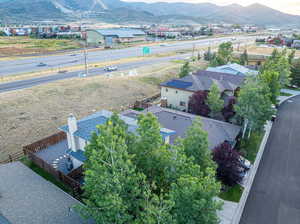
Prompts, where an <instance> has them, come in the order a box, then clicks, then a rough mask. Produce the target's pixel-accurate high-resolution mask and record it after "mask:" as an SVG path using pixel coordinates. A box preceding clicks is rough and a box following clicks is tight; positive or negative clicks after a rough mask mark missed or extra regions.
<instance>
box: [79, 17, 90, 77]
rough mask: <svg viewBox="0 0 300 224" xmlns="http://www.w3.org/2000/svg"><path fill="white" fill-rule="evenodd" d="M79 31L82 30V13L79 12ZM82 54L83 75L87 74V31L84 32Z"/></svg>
mask: <svg viewBox="0 0 300 224" xmlns="http://www.w3.org/2000/svg"><path fill="white" fill-rule="evenodd" d="M80 31H81V33H82V32H83V31H82V14H80ZM83 54H84V69H85V76H88V75H89V66H88V61H87V54H88V52H87V32H86V33H85V41H84V49H83Z"/></svg>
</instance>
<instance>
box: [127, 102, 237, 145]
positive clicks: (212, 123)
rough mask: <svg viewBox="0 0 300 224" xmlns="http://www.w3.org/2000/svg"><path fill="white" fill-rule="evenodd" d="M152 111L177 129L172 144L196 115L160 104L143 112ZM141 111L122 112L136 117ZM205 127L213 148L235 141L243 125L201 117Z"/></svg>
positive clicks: (161, 122) (168, 125) (171, 137)
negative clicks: (160, 105) (163, 106)
mask: <svg viewBox="0 0 300 224" xmlns="http://www.w3.org/2000/svg"><path fill="white" fill-rule="evenodd" d="M147 112H151V113H153V114H154V115H155V116H156V117H157V118H158V120H159V122H160V124H161V125H162V126H163V127H165V128H168V129H171V130H173V131H175V132H176V133H175V135H171V136H170V142H171V144H172V143H174V141H175V139H176V138H178V137H182V138H183V137H184V136H185V133H186V131H187V129H188V127H189V126H191V125H192V122H193V120H194V119H195V118H196V117H199V116H196V115H193V114H189V113H185V112H180V111H176V110H171V109H167V108H162V107H158V106H152V107H150V108H148V109H146V110H145V111H143V113H147ZM140 113H141V112H137V111H133V110H129V111H125V112H123V113H122V114H123V115H124V116H129V117H132V118H136V117H137V116H138V114H140ZM200 118H201V121H202V124H203V129H204V130H205V131H206V132H207V133H208V142H209V148H210V149H213V148H215V147H216V146H217V145H219V144H221V143H223V142H224V141H226V140H227V141H230V142H234V141H235V139H236V137H237V136H238V134H239V133H240V130H241V127H239V126H237V125H233V124H230V123H227V122H223V121H218V120H214V119H210V118H206V117H200Z"/></svg>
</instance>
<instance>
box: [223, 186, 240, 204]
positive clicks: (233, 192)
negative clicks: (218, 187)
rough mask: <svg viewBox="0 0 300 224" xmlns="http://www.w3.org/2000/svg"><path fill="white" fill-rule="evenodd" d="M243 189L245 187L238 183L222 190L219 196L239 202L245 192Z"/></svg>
mask: <svg viewBox="0 0 300 224" xmlns="http://www.w3.org/2000/svg"><path fill="white" fill-rule="evenodd" d="M243 190H244V188H243V187H241V186H240V185H239V184H237V185H235V186H234V187H230V188H229V189H227V190H226V191H223V192H221V193H220V194H219V197H220V198H221V199H223V200H226V201H233V202H239V201H240V198H241V196H242V194H243Z"/></svg>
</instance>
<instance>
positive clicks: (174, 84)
mask: <svg viewBox="0 0 300 224" xmlns="http://www.w3.org/2000/svg"><path fill="white" fill-rule="evenodd" d="M244 80H245V77H244V76H240V75H233V74H228V73H224V72H223V73H221V72H210V71H205V70H200V71H198V72H196V73H194V74H191V75H188V76H186V77H183V78H181V79H173V80H169V81H166V82H163V83H161V85H160V86H161V97H162V99H164V100H166V101H167V107H169V108H175V109H178V110H181V111H188V109H189V108H188V104H189V99H190V97H191V96H192V95H193V94H194V93H195V92H197V91H207V92H208V91H209V90H210V88H211V86H212V84H213V83H215V84H216V85H217V86H218V87H219V89H220V91H221V93H222V97H224V99H225V98H227V97H230V96H233V95H234V93H235V91H236V90H237V89H238V88H239V87H240V86H241V85H242V84H243V82H244Z"/></svg>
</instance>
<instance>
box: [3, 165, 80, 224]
mask: <svg viewBox="0 0 300 224" xmlns="http://www.w3.org/2000/svg"><path fill="white" fill-rule="evenodd" d="M0 179H1V184H0V213H2V215H3V216H4V217H5V218H6V219H8V220H9V221H10V222H11V224H54V223H55V224H83V223H84V222H83V221H82V220H81V219H80V217H79V216H78V215H77V214H75V213H74V212H72V211H70V208H71V207H73V206H74V205H76V204H79V203H80V202H79V201H77V200H76V199H74V198H73V197H71V196H70V195H68V194H67V193H65V192H63V191H62V190H61V189H59V188H58V187H56V186H55V185H54V184H52V183H50V182H49V181H47V180H45V179H44V178H42V177H41V176H39V175H38V174H36V173H35V172H33V171H32V170H31V169H29V168H28V167H26V166H25V165H23V164H22V163H20V162H15V163H9V164H5V165H0ZM0 223H1V218H0Z"/></svg>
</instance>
